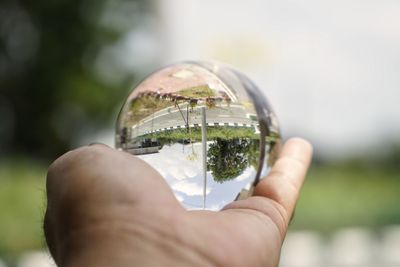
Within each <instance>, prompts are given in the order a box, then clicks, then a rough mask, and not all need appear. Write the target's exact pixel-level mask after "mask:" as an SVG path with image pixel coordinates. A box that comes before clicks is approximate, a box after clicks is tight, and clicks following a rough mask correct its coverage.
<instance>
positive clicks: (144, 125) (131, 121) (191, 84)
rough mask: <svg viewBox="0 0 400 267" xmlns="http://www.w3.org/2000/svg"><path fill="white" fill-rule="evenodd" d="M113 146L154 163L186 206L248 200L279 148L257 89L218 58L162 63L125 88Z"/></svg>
mask: <svg viewBox="0 0 400 267" xmlns="http://www.w3.org/2000/svg"><path fill="white" fill-rule="evenodd" d="M115 143H116V148H118V149H121V150H124V151H127V152H129V153H131V154H133V155H135V156H137V157H139V158H141V159H142V160H144V161H146V162H147V163H149V164H150V165H151V166H152V167H153V168H155V169H156V170H157V171H158V172H159V173H160V174H161V176H163V177H164V179H165V180H166V182H167V183H168V184H169V185H170V187H171V188H172V190H173V192H174V194H175V196H176V198H177V199H178V200H179V201H180V203H181V204H182V205H183V206H184V207H185V208H186V209H189V210H192V209H207V210H220V209H221V208H222V207H224V206H225V205H226V204H228V203H229V202H231V201H234V200H237V199H244V198H247V197H248V196H250V195H251V194H252V191H253V188H254V186H255V185H256V184H257V183H258V181H259V180H260V179H261V178H262V177H264V176H265V175H266V174H267V172H268V170H269V169H270V167H271V165H272V164H273V162H274V161H275V159H276V157H277V154H278V150H279V149H278V147H279V143H280V132H279V127H278V123H277V119H276V116H275V114H274V112H273V111H272V109H271V106H270V105H269V103H268V101H267V99H266V98H265V97H264V95H263V94H262V93H261V92H260V90H259V89H258V88H257V87H256V86H255V85H254V83H253V82H252V81H250V80H249V78H247V77H246V76H245V75H244V74H242V73H240V72H239V71H237V70H235V69H233V68H231V67H228V66H226V65H222V64H216V63H209V62H182V63H178V64H173V65H170V66H167V67H165V68H162V69H160V70H158V71H156V72H154V73H152V74H151V75H149V76H148V77H147V78H146V79H144V80H143V81H142V82H141V83H139V85H137V86H136V88H134V89H133V90H132V92H131V93H130V94H129V96H128V98H127V100H126V101H125V103H124V105H123V107H122V109H121V111H120V114H119V116H118V121H117V127H116V139H115Z"/></svg>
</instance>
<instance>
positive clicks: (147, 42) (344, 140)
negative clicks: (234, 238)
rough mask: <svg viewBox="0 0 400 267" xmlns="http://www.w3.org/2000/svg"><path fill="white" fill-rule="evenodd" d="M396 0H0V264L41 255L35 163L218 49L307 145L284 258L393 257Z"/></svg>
mask: <svg viewBox="0 0 400 267" xmlns="http://www.w3.org/2000/svg"><path fill="white" fill-rule="evenodd" d="M399 14H400V2H399V1H396V0H381V1H376V0H375V1H374V0H367V1H365V0H363V1H361V0H354V1H344V0H336V1H317V0H306V1H291V0H285V1H269V0H268V1H266V0H248V1H238V0H219V1H212V0H202V1H197V0H192V1H187V0H170V1H161V0H158V1H157V0H153V1H144V0H143V1H128V0H96V1H95V0H82V1H71V0H68V1H66V0H59V1H46V0H36V1H25V0H20V1H17V0H2V1H1V2H0V266H2V267H3V266H9V267H10V266H47V265H46V264H48V263H47V262H48V261H49V258H48V256H47V255H46V254H45V252H43V251H45V244H44V238H43V234H42V230H41V224H42V216H43V213H44V208H45V190H44V183H45V175H46V168H47V166H48V165H49V164H50V163H51V162H52V161H53V160H54V159H55V158H56V157H58V156H60V155H61V154H63V153H64V152H66V151H67V150H69V149H72V148H75V147H77V146H79V145H83V144H87V143H91V142H96V141H97V142H104V143H106V144H109V145H113V134H114V133H113V128H114V122H115V120H116V117H117V113H118V111H119V108H120V107H121V105H122V103H123V102H124V98H125V97H126V96H127V94H128V93H129V90H130V89H131V88H132V87H133V85H134V84H135V83H137V82H138V81H140V79H142V78H144V76H145V75H146V74H148V73H149V72H150V71H153V70H154V69H156V68H159V67H161V66H163V65H165V64H169V63H172V62H176V61H180V60H188V59H190V60H196V59H200V60H210V59H212V60H217V61H222V62H226V63H229V64H232V65H234V66H236V67H237V68H238V69H240V70H241V71H243V72H244V73H246V74H248V76H250V77H251V78H252V79H253V80H254V81H255V82H256V84H258V85H259V86H260V88H261V89H262V90H263V92H264V94H265V95H266V96H267V97H268V98H269V100H270V102H271V103H272V105H273V106H274V108H275V111H276V113H277V115H278V118H279V119H280V123H281V128H282V132H283V136H284V137H285V138H287V137H289V136H301V137H305V138H307V139H309V140H310V141H311V142H312V143H313V144H314V146H315V156H314V162H313V165H312V167H311V171H310V174H309V176H308V178H307V181H306V183H305V186H304V190H303V193H302V196H301V199H300V202H299V204H298V207H297V211H296V217H295V219H294V221H293V223H292V225H291V228H290V229H291V230H290V232H289V234H288V238H287V240H286V243H285V245H284V250H283V255H282V262H281V266H288V267H289V266H290V267H298V266H328V267H329V266H363V267H372V266H379V267H382V266H383V267H385V266H387V267H393V266H400V105H399V104H398V101H399V99H400V75H399V73H400V48H399V47H400V15H399Z"/></svg>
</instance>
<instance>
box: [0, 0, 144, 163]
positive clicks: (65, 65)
mask: <svg viewBox="0 0 400 267" xmlns="http://www.w3.org/2000/svg"><path fill="white" fill-rule="evenodd" d="M148 6H149V4H148V2H146V1H143V0H142V1H140V0H136V1H127V0H125V1H124V0H114V1H111V0H82V1H74V0H72V1H65V0H60V1H48V0H35V1H25V0H21V1H17V0H5V1H1V2H0V121H1V122H2V123H1V125H0V153H1V154H3V156H4V155H9V154H30V155H32V156H35V157H38V156H40V157H42V158H47V159H51V158H54V157H55V156H57V155H59V154H60V153H62V152H64V151H66V150H67V149H68V148H70V147H71V146H72V145H73V143H74V142H76V139H77V138H79V137H80V136H82V134H84V133H85V131H86V132H87V131H91V130H93V132H94V131H95V130H98V129H101V128H103V127H104V124H106V122H108V121H109V120H110V117H111V116H112V115H114V112H115V108H116V107H118V106H119V105H120V104H121V101H122V99H123V98H124V96H125V94H126V91H127V89H128V84H131V82H132V79H133V75H132V72H131V73H129V72H127V73H122V74H121V75H122V78H121V77H120V79H118V80H115V79H114V80H113V81H112V82H111V81H107V80H106V79H105V78H104V77H99V73H97V72H96V71H95V69H96V64H98V57H99V55H100V54H101V53H103V52H104V51H105V49H106V48H110V47H112V45H114V44H116V43H117V42H118V40H119V39H120V38H121V37H122V36H123V35H124V33H126V32H127V31H128V30H132V29H134V28H135V26H137V24H139V23H140V21H141V17H142V16H144V15H145V14H146V10H147V8H148ZM128 26H129V27H128ZM103 63H104V62H103ZM107 63H109V64H111V63H112V62H107ZM103 67H104V66H103ZM123 74H124V75H123ZM100 76H101V74H100ZM0 156H1V155H0Z"/></svg>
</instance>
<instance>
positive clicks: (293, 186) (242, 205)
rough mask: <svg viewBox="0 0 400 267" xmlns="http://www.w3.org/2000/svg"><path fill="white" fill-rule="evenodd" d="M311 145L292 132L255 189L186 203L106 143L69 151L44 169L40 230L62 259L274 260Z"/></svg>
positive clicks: (157, 262) (90, 262) (102, 262)
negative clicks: (243, 195) (239, 196)
mask: <svg viewBox="0 0 400 267" xmlns="http://www.w3.org/2000/svg"><path fill="white" fill-rule="evenodd" d="M311 154H312V148H311V145H310V144H309V143H308V142H307V141H304V140H302V139H299V138H293V139H290V140H289V141H287V142H286V144H285V145H284V147H283V149H282V151H281V154H280V157H279V159H278V161H277V162H276V163H275V165H274V167H273V169H272V171H271V172H270V174H269V175H268V177H266V178H265V179H263V180H261V182H260V183H259V184H258V185H257V187H256V188H255V191H254V196H253V197H250V198H248V199H246V200H241V201H236V202H233V203H231V204H229V205H227V206H226V207H225V208H224V209H223V210H222V211H220V212H211V211H186V210H184V209H183V208H182V207H181V206H180V204H179V202H178V201H177V200H176V199H175V197H174V195H173V193H172V191H171V189H170V188H169V186H168V185H167V184H166V182H165V181H164V179H163V178H162V177H161V176H160V175H159V174H158V172H156V171H155V170H154V169H152V168H151V167H150V166H149V165H148V164H147V163H145V162H144V161H142V160H140V159H139V158H137V157H134V156H132V155H130V154H128V153H125V152H121V151H117V150H114V149H112V148H109V147H107V146H105V145H92V146H87V147H82V148H78V149H76V150H73V151H70V152H68V153H66V154H64V155H63V156H61V157H60V158H58V159H57V160H56V161H55V162H54V163H53V164H52V165H51V166H50V168H49V171H48V175H47V201H48V202H47V210H46V214H45V223H44V230H45V236H46V241H47V244H48V246H49V249H50V252H51V254H52V255H53V257H54V259H55V261H56V263H57V265H58V266H60V267H64V266H74V267H75V266H76V267H78V266H99V267H102V266H202V267H204V266H231V267H234V266H264V267H265V266H277V265H278V262H279V256H280V250H281V246H282V242H283V240H284V237H285V234H286V231H287V228H288V224H289V220H290V218H291V216H292V214H293V211H294V208H295V205H296V201H297V198H298V196H299V191H300V188H301V186H302V184H303V180H304V177H305V175H306V172H307V169H308V166H309V164H310V159H311Z"/></svg>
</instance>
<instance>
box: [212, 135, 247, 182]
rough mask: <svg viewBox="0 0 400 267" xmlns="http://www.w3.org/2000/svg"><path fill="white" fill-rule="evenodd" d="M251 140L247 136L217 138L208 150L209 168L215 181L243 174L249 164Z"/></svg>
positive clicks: (227, 179) (230, 178)
mask: <svg viewBox="0 0 400 267" xmlns="http://www.w3.org/2000/svg"><path fill="white" fill-rule="evenodd" d="M250 148H251V142H250V140H249V139H245V138H234V139H222V138H217V139H216V140H215V142H214V143H212V144H210V146H209V148H208V151H207V170H209V171H211V173H212V175H213V177H214V181H216V182H218V183H223V182H225V181H229V180H232V179H234V178H236V177H237V176H239V175H240V174H242V172H243V171H244V170H245V169H246V167H247V166H248V164H249V160H248V154H249V152H250Z"/></svg>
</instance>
